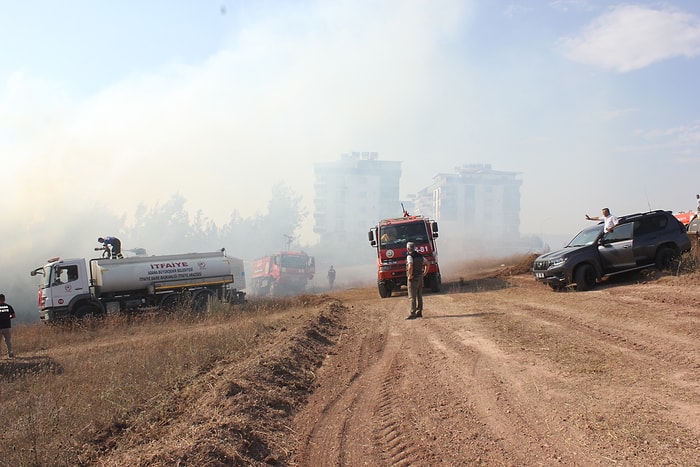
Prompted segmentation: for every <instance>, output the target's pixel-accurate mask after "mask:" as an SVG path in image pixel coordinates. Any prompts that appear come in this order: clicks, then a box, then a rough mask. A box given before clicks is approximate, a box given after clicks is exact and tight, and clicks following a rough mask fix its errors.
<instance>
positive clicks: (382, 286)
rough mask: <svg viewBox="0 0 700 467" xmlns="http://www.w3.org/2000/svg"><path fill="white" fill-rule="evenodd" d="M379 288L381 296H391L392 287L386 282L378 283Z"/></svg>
mask: <svg viewBox="0 0 700 467" xmlns="http://www.w3.org/2000/svg"><path fill="white" fill-rule="evenodd" d="M377 286H378V288H379V296H380V297H382V298H387V297H391V289H390V288H389V287H387V285H386V283H384V282H380V283H379V284H377Z"/></svg>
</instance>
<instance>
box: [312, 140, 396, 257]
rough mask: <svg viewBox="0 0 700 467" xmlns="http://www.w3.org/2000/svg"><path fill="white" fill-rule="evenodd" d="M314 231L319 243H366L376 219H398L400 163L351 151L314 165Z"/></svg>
mask: <svg viewBox="0 0 700 467" xmlns="http://www.w3.org/2000/svg"><path fill="white" fill-rule="evenodd" d="M314 172H315V177H316V182H315V184H314V188H315V191H316V195H315V198H314V205H315V212H314V232H315V233H317V234H318V235H319V240H320V243H322V244H331V245H332V244H337V243H339V242H349V243H350V244H353V245H354V244H356V242H361V243H366V241H365V239H366V238H367V231H368V230H369V228H370V227H372V226H373V225H375V224H376V223H377V221H378V220H380V219H383V218H387V217H399V216H400V215H401V204H400V201H399V179H400V178H401V162H398V161H380V160H379V153H377V152H351V153H347V154H342V155H341V157H340V160H338V161H333V162H319V163H316V164H314Z"/></svg>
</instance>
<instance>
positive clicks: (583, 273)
mask: <svg viewBox="0 0 700 467" xmlns="http://www.w3.org/2000/svg"><path fill="white" fill-rule="evenodd" d="M574 278H575V280H576V290H579V291H581V292H585V291H587V290H591V289H592V288H593V287H595V280H596V276H595V270H594V269H593V266H591V265H590V264H582V265H581V266H579V267H578V269H576V273H575V274H574Z"/></svg>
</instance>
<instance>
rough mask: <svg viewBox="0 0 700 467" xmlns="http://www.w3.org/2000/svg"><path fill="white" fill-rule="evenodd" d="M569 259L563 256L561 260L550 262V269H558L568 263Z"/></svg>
mask: <svg viewBox="0 0 700 467" xmlns="http://www.w3.org/2000/svg"><path fill="white" fill-rule="evenodd" d="M567 259H568V258H567V257H566V256H562V257H561V258H556V259H553V260H551V261H550V262H549V267H550V268H558V267H559V266H561V265H562V264H564V263H566V260H567Z"/></svg>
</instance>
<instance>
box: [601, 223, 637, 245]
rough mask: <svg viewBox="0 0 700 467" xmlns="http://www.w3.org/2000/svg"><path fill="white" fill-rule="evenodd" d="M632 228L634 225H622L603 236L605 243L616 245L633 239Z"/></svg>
mask: <svg viewBox="0 0 700 467" xmlns="http://www.w3.org/2000/svg"><path fill="white" fill-rule="evenodd" d="M632 227H633V224H632V223H629V224H620V225H618V226H617V227H615V228H614V229H613V231H612V232H608V233H606V234H605V235H604V236H603V242H604V243H615V242H621V241H624V240H631V239H632Z"/></svg>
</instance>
